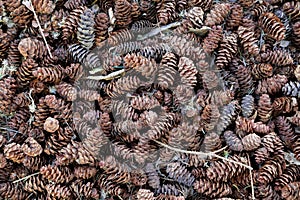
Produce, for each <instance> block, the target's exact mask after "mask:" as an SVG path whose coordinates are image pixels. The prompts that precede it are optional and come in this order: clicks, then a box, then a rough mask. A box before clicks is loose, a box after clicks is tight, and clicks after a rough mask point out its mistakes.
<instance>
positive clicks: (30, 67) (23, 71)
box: [16, 58, 38, 86]
mask: <svg viewBox="0 0 300 200" xmlns="http://www.w3.org/2000/svg"><path fill="white" fill-rule="evenodd" d="M37 66H38V64H37V62H36V61H34V60H33V59H32V58H27V59H26V60H24V61H23V62H22V64H21V66H20V67H19V68H18V69H17V72H16V74H17V81H18V82H19V83H20V84H21V85H23V86H26V85H28V83H29V81H32V80H33V79H34V78H35V77H34V76H33V74H32V72H33V71H34V70H35V69H36V68H37Z"/></svg>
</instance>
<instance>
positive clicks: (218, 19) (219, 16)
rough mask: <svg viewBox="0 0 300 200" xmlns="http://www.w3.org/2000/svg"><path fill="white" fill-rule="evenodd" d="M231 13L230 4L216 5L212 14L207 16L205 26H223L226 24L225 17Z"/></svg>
mask: <svg viewBox="0 0 300 200" xmlns="http://www.w3.org/2000/svg"><path fill="white" fill-rule="evenodd" d="M229 12H230V4H229V3H219V4H215V5H214V6H213V8H212V9H211V10H210V13H208V14H207V16H206V20H205V25H207V26H214V25H218V24H221V23H222V22H224V19H225V17H227V15H228V14H229Z"/></svg>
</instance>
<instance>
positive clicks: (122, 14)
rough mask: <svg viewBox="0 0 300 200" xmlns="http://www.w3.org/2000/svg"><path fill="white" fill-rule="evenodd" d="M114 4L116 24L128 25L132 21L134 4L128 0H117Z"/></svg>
mask: <svg viewBox="0 0 300 200" xmlns="http://www.w3.org/2000/svg"><path fill="white" fill-rule="evenodd" d="M114 3H115V5H114V15H115V18H116V25H117V26H118V27H126V26H128V25H129V24H130V23H131V21H132V18H131V12H132V5H131V3H130V2H129V1H127V0H116V1H115V2H114Z"/></svg>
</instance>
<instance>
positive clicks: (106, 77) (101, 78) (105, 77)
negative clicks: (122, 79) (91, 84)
mask: <svg viewBox="0 0 300 200" xmlns="http://www.w3.org/2000/svg"><path fill="white" fill-rule="evenodd" d="M123 73H125V69H121V70H119V71H116V72H112V73H110V74H108V75H106V76H87V77H85V79H91V80H97V81H99V80H111V79H114V78H116V77H118V76H120V75H121V74H123Z"/></svg>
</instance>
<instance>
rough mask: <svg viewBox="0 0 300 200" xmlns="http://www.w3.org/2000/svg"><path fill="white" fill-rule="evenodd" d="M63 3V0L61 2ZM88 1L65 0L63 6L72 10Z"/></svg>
mask: <svg viewBox="0 0 300 200" xmlns="http://www.w3.org/2000/svg"><path fill="white" fill-rule="evenodd" d="M61 3H64V2H61ZM87 3H88V2H87V1H86V0H77V1H75V0H66V1H65V3H64V4H63V6H64V7H65V8H67V9H68V10H74V9H77V8H79V7H81V6H84V5H86V4H87Z"/></svg>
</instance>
